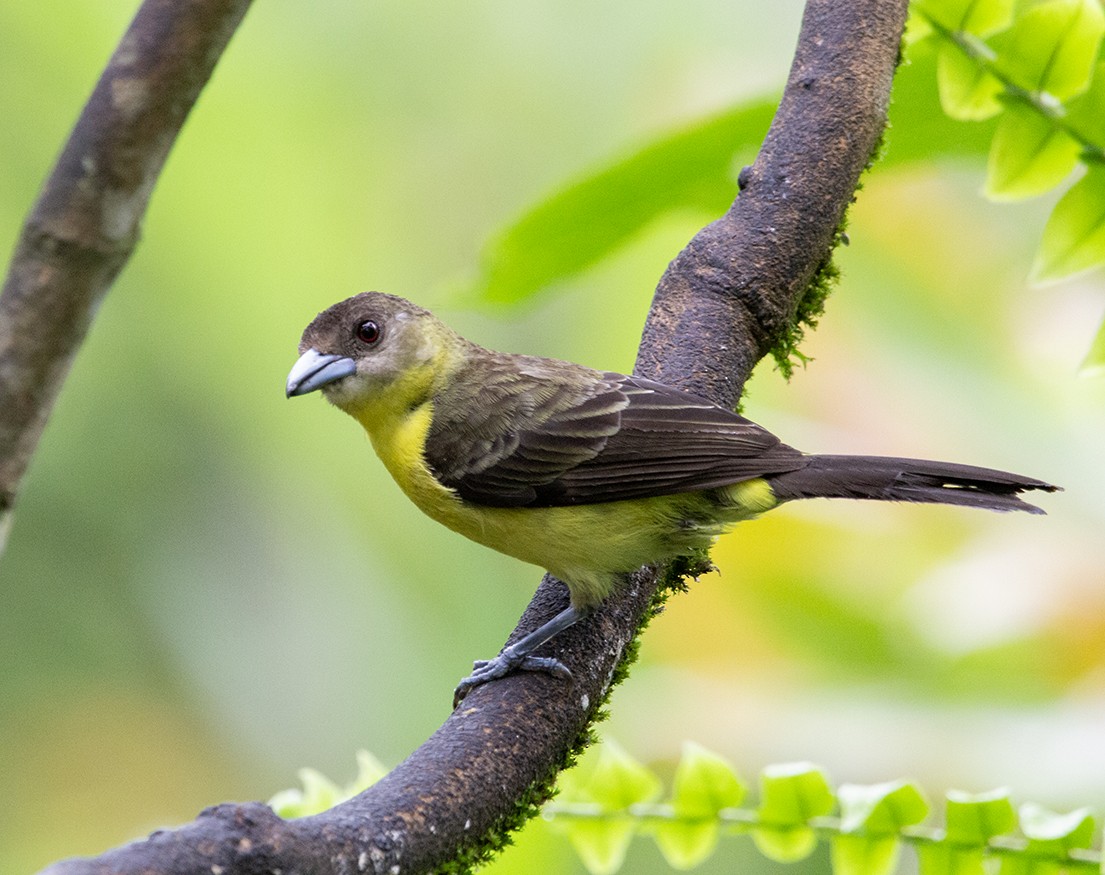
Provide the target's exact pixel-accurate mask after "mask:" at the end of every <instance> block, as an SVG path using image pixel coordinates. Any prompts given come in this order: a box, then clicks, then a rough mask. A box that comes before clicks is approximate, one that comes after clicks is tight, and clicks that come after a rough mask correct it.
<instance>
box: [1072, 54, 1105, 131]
mask: <svg viewBox="0 0 1105 875" xmlns="http://www.w3.org/2000/svg"><path fill="white" fill-rule="evenodd" d="M1066 111H1067V116H1066V122H1067V124H1068V125H1069V126H1070V127H1071V128H1072V129H1073V130H1075V131H1077V132H1078V133H1079V134H1081V135H1082V136H1083V137H1085V138H1086V139H1087V140H1089V141H1090V142H1092V143H1097V144H1098V145H1099V146H1100V145H1102V144H1103V143H1105V61H1098V63H1097V66H1096V67H1094V72H1093V80H1092V81H1091V82H1090V87H1089V88H1088V89H1087V90H1086V91H1084V92H1082V93H1081V94H1079V95H1078V96H1077V97H1076V98H1074V99H1073V100H1072V101H1071V102H1070V103H1069V104H1067V106H1066Z"/></svg>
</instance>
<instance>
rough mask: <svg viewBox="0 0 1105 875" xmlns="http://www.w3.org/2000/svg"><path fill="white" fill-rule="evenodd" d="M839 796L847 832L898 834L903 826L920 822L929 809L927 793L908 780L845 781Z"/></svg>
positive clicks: (841, 822) (841, 827)
mask: <svg viewBox="0 0 1105 875" xmlns="http://www.w3.org/2000/svg"><path fill="white" fill-rule="evenodd" d="M837 798H838V799H839V800H840V830H841V832H844V833H855V832H863V833H865V834H867V835H897V834H898V832H899V831H901V829H902V827H906V826H912V825H913V824H915V823H920V822H921V821H922V820H924V819H925V817H926V816H927V815H928V811H929V805H928V802H926V801H925V797H924V794H923V793H922V792H921V790H920V789H919V788H918V787H917V785H916V784H912V783H910V782H908V781H888V782H887V783H884V784H863V785H861V784H842V785H841V787H840V789H839V790H838V791H837Z"/></svg>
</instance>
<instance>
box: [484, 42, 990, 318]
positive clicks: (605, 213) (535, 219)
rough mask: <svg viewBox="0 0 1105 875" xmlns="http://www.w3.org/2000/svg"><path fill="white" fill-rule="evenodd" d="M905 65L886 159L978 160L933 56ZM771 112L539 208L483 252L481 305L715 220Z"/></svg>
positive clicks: (656, 153) (749, 112)
mask: <svg viewBox="0 0 1105 875" xmlns="http://www.w3.org/2000/svg"><path fill="white" fill-rule="evenodd" d="M911 59H912V61H913V63H912V64H911V65H909V66H906V67H903V69H902V70H901V71H899V74H898V76H897V77H896V79H895V84H894V104H893V106H892V108H891V120H892V130H891V139H890V141H889V142H890V146H889V148H888V149H887V152H886V156H885V159H884V160H885V161H887V162H889V163H891V164H894V163H901V162H903V161H912V160H920V159H931V158H932V157H933V156H940V155H978V154H985V152H986V149H987V147H988V146H989V143H990V133H989V131H987V130H985V129H981V128H978V127H976V126H963V125H961V124H958V123H957V122H955V121H954V120H952V119H949V118H948V117H947V115H945V113H944V112H943V110H942V109H941V108H940V105H939V102H938V100H937V99H936V96H935V94H934V93H933V89H932V79H931V76H932V75H933V65H934V64H935V60H934V59H933V58H932V57H931V53H930V52H926V51H925V50H918V51H916V52H911ZM963 99H964V100H966V99H968V98H966V97H964V98H963ZM975 99H977V100H979V101H981V100H982V98H981V97H978V96H977V95H976V98H975ZM980 105H982V104H981V103H980ZM775 108H776V102H775V101H774V100H771V101H759V102H756V103H749V104H742V105H740V106H737V107H734V108H733V109H731V110H729V111H728V112H725V113H723V114H721V115H718V116H713V117H711V118H707V119H703V120H701V121H699V122H697V123H695V124H693V125H691V126H690V127H688V128H685V129H683V130H681V131H678V132H675V133H669V134H666V135H663V136H661V137H659V138H658V139H656V140H655V141H653V142H652V143H649V144H647V145H645V146H643V147H642V148H641V149H640V150H638V151H637V152H634V153H632V154H630V155H628V156H627V157H624V158H621V159H618V160H615V161H613V162H612V163H610V164H608V165H606V166H605V167H600V168H598V169H596V170H595V171H594V172H593V173H591V174H590V175H587V176H584V177H582V178H581V179H579V180H578V181H577V182H575V183H573V184H570V185H568V186H566V187H565V188H564V189H562V190H561V191H559V192H557V193H555V194H553V195H551V196H549V197H548V198H546V199H545V200H543V201H541V202H539V203H537V204H536V205H534V206H533V207H532V208H531V209H530V210H529V211H527V212H526V213H524V214H523V215H522V216H521V217H519V218H518V219H517V220H516V221H514V222H513V223H511V224H510V225H508V226H506V228H504V229H503V230H502V231H501V233H500V234H499V235H498V236H497V237H496V238H494V239H493V240H491V241H490V242H489V243H488V245H487V246H486V247H485V249H484V251H483V253H482V257H481V262H482V264H481V269H480V274H479V276H478V277H477V278H476V280H475V281H474V282H473V283H472V285H471V288H470V291H471V293H473V294H475V295H477V296H479V297H480V298H481V299H482V300H484V301H486V302H492V303H499V304H504V303H519V302H522V301H525V300H527V299H529V298H530V297H532V296H533V295H535V294H537V293H538V292H539V291H541V290H543V289H545V288H546V287H548V286H549V285H551V284H552V283H555V282H559V281H563V280H566V279H569V278H571V277H573V276H575V275H577V274H579V273H581V272H582V271H584V270H586V269H587V268H589V267H591V266H593V265H594V264H596V263H598V262H599V261H601V260H602V259H604V258H606V257H609V256H610V255H611V254H613V253H614V252H616V251H617V250H618V248H619V247H621V246H623V245H625V244H626V243H627V242H628V241H629V240H630V239H631V238H632V237H633V236H634V235H635V234H638V233H640V232H641V231H643V230H644V229H645V228H646V227H647V226H648V225H649V223H651V222H653V221H654V220H656V219H658V218H660V217H661V216H664V215H667V214H670V213H673V212H677V211H680V210H688V209H690V210H694V211H696V212H698V213H700V214H704V215H718V214H720V213H722V212H723V211H724V210H725V209H726V208H727V207H728V206H729V204H730V203H731V202H732V199H733V196H734V195H735V194H736V185H735V183H734V172H733V171H734V166H733V164H734V158H735V156H737V155H739V154H740V153H742V152H748V153H749V154H750V155H751V154H752V153H753V152H754V150H755V149H756V148H757V147H758V146H759V145H760V142H761V141H762V139H763V136H764V133H765V132H766V131H767V128H768V126H769V124H770V123H771V118H772V116H773V114H774V112H775Z"/></svg>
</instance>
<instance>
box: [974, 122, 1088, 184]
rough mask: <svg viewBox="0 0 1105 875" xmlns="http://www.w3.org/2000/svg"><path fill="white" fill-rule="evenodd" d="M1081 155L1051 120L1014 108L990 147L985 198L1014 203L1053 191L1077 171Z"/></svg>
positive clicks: (1076, 146) (1000, 123)
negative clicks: (1076, 167) (1014, 201)
mask: <svg viewBox="0 0 1105 875" xmlns="http://www.w3.org/2000/svg"><path fill="white" fill-rule="evenodd" d="M1081 151H1082V147H1081V146H1080V145H1079V144H1078V143H1077V142H1075V141H1074V140H1073V139H1071V137H1070V136H1068V135H1067V134H1065V133H1063V131H1061V130H1059V128H1057V127H1056V126H1055V125H1054V124H1053V123H1052V122H1051V121H1050V120H1049V119H1047V118H1045V117H1044V116H1042V115H1040V113H1038V112H1036V111H1034V110H1032V109H1030V108H1029V107H1027V106H1023V105H1020V104H1014V105H1012V106H1010V107H1009V109H1008V111H1007V112H1006V113H1005V115H1003V116H1002V117H1001V121H1000V122H998V129H997V131H996V132H995V134H994V142H993V144H992V145H991V147H990V158H989V162H988V164H987V168H986V187H985V193H986V196H987V197H988V198H990V199H991V200H995V201H1011V200H1020V199H1022V198H1027V197H1034V196H1036V195H1039V194H1043V193H1044V192H1047V191H1051V189H1053V188H1055V186H1057V185H1059V183H1061V182H1062V181H1063V180H1064V179H1066V178H1067V176H1069V175H1070V173H1071V171H1072V170H1074V168H1075V166H1076V165H1077V164H1078V156H1079V155H1080V154H1081Z"/></svg>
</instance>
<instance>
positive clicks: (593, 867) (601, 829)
mask: <svg viewBox="0 0 1105 875" xmlns="http://www.w3.org/2000/svg"><path fill="white" fill-rule="evenodd" d="M564 832H565V833H566V834H567V836H568V841H569V842H570V843H571V845H572V847H573V848H574V849H575V852H576V853H577V854H579V859H580V860H581V861H582V862H583V865H584V866H585V867H586V868H587V871H588V872H590V873H591V875H613V873H614V872H617V871H618V870H619V869H620V868H621V867H622V863H624V862H625V853H626V851H627V850H628V849H629V844H630V842H631V841H633V834H634V833H635V832H636V824H635V823H634V821H632V820H630V819H629V818H610V819H603V820H572V821H570V822H569V823H568V824H567V826H566V827H565V828H564Z"/></svg>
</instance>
